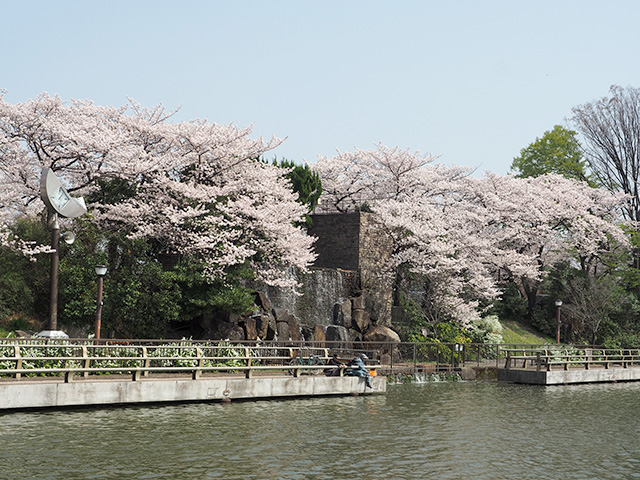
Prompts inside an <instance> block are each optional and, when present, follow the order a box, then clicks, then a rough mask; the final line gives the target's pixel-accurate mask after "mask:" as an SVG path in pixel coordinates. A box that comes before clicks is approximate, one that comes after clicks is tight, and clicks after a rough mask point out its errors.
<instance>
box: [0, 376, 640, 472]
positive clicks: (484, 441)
mask: <svg viewBox="0 0 640 480" xmlns="http://www.w3.org/2000/svg"><path fill="white" fill-rule="evenodd" d="M639 399H640V383H620V384H599V385H580V386H557V387H541V386H524V385H511V384H499V383H495V382H440V383H426V384H408V385H390V386H389V388H388V392H387V394H386V395H370V396H360V397H331V398H313V399H297V400H273V401H258V402H234V403H231V404H220V403H209V404H207V403H200V404H186V405H171V406H155V407H127V408H104V409H97V410H90V409H82V410H63V411H46V412H30V413H23V412H18V413H9V414H3V415H0V479H2V480H4V479H7V480H19V479H30V480H33V479H42V480H45V479H46V480H53V479H60V480H62V479H64V480H72V479H120V478H122V479H198V480H202V479H365V478H366V479H374V478H375V479H378V478H379V479H424V478H434V479H516V478H517V479H599V480H603V479H616V480H619V479H632V478H640V442H639V441H638V436H639V434H640V415H638V401H639Z"/></svg>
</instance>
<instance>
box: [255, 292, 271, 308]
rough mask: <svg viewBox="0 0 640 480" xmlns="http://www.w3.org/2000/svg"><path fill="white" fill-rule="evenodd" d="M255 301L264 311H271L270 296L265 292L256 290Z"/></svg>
mask: <svg viewBox="0 0 640 480" xmlns="http://www.w3.org/2000/svg"><path fill="white" fill-rule="evenodd" d="M254 296H255V302H256V305H257V306H258V307H259V308H260V309H261V310H262V311H264V312H270V311H271V302H270V301H269V297H267V294H266V293H265V292H255V294H254Z"/></svg>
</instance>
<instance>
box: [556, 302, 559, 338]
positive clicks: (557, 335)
mask: <svg viewBox="0 0 640 480" xmlns="http://www.w3.org/2000/svg"><path fill="white" fill-rule="evenodd" d="M556 344H558V345H560V305H558V313H557V315H556Z"/></svg>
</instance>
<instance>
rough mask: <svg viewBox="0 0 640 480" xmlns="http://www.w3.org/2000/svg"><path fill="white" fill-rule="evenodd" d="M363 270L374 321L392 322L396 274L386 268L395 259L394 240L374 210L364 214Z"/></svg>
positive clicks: (360, 260) (361, 228) (362, 219)
mask: <svg viewBox="0 0 640 480" xmlns="http://www.w3.org/2000/svg"><path fill="white" fill-rule="evenodd" d="M358 250H359V261H358V264H359V270H360V277H361V279H362V288H363V290H364V291H366V292H367V294H368V295H369V298H371V302H372V306H371V308H370V310H371V315H372V320H373V321H374V323H376V324H380V325H387V326H390V325H391V306H392V304H393V288H394V283H395V274H394V272H393V271H391V272H389V271H385V269H384V266H385V264H386V263H387V262H388V260H389V259H390V258H391V253H392V251H393V243H392V241H391V238H389V236H388V235H387V234H386V233H385V231H384V229H383V227H382V225H381V224H380V222H379V221H378V220H377V217H376V215H375V214H373V213H365V212H361V213H360V237H359V248H358Z"/></svg>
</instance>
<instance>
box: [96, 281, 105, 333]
mask: <svg viewBox="0 0 640 480" xmlns="http://www.w3.org/2000/svg"><path fill="white" fill-rule="evenodd" d="M103 280H104V275H98V299H97V301H96V332H95V333H96V338H100V324H101V322H102V285H103Z"/></svg>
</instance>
